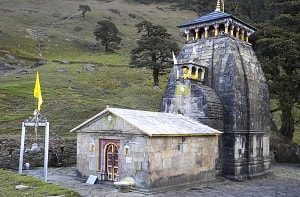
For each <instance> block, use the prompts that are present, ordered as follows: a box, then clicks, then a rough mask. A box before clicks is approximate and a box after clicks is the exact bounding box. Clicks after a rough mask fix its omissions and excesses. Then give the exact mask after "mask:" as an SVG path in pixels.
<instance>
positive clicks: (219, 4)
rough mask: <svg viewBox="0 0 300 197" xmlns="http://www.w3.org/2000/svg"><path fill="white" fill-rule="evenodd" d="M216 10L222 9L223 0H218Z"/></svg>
mask: <svg viewBox="0 0 300 197" xmlns="http://www.w3.org/2000/svg"><path fill="white" fill-rule="evenodd" d="M216 11H219V12H220V11H221V2H220V0H218V1H217V7H216Z"/></svg>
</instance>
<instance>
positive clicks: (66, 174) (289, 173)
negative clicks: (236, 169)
mask: <svg viewBox="0 0 300 197" xmlns="http://www.w3.org/2000/svg"><path fill="white" fill-rule="evenodd" d="M272 168H273V174H271V175H268V176H265V177H261V178H255V179H251V180H247V181H244V182H235V181H229V180H216V181H215V182H209V183H201V184H198V185H193V186H189V187H185V188H180V189H176V190H174V189H173V190H170V191H166V192H161V193H156V194H153V195H147V196H153V197H165V196H166V197H168V196H169V197H182V196H184V197H192V196H226V197H229V196H300V164H293V165H292V164H276V165H273V167H272ZM42 173H43V169H42V168H38V169H35V170H29V171H26V174H28V175H32V176H36V177H39V178H41V179H42ZM48 180H49V182H51V183H56V184H59V185H61V186H64V187H68V188H71V189H74V190H76V191H78V192H79V193H80V194H81V195H82V196H84V197H97V196H99V197H100V196H101V197H105V196H107V197H108V196H109V197H127V196H128V197H142V196H145V194H140V193H136V192H129V193H119V192H118V191H117V190H116V189H115V188H114V187H113V186H112V185H106V184H105V185H103V184H95V185H87V184H85V183H83V180H80V179H78V178H76V173H75V167H71V168H50V169H49V173H48Z"/></svg>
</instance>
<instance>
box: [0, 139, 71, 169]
mask: <svg viewBox="0 0 300 197" xmlns="http://www.w3.org/2000/svg"><path fill="white" fill-rule="evenodd" d="M35 142H36V141H35V140H34V139H27V138H26V139H25V155H24V163H29V164H30V166H31V167H39V166H44V150H43V146H44V140H43V139H38V142H37V144H38V146H39V147H40V148H41V150H39V151H37V152H31V151H30V149H31V146H32V144H33V143H35ZM19 157H20V138H0V168H8V169H18V168H19ZM75 163H76V139H54V138H51V136H50V142H49V166H71V165H74V164H75Z"/></svg>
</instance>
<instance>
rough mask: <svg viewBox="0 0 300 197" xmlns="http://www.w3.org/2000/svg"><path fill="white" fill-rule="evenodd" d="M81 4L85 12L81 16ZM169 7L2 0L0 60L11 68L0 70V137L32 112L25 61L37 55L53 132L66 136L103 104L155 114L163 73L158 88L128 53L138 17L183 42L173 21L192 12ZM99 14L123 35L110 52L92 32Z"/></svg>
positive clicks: (92, 0)
mask: <svg viewBox="0 0 300 197" xmlns="http://www.w3.org/2000/svg"><path fill="white" fill-rule="evenodd" d="M80 4H82V5H89V6H90V7H91V9H92V11H91V12H88V13H87V14H86V17H85V18H84V19H82V17H81V12H80V11H78V7H79V5H80ZM171 7H172V6H171V5H170V4H148V5H143V4H139V3H132V2H127V1H123V0H115V1H99V0H89V1H75V0H73V1H72V0H64V1H61V0H31V1H24V0H4V1H1V2H0V57H1V59H0V61H1V60H2V61H4V62H8V63H10V64H11V65H14V66H16V67H17V68H18V69H16V70H14V71H12V72H9V73H5V74H4V75H2V76H1V75H0V100H1V102H0V124H1V127H0V134H2V135H4V134H17V133H19V132H20V124H21V122H22V120H24V119H25V118H28V116H29V115H31V114H32V112H33V110H34V107H35V105H36V104H35V102H36V101H35V99H34V98H33V96H32V94H33V87H34V80H35V72H36V68H32V66H33V64H34V63H35V62H39V61H41V60H43V63H45V62H47V63H46V64H43V65H42V66H40V67H38V70H39V72H40V80H41V86H42V95H43V100H44V104H43V105H42V113H44V115H45V116H46V117H47V118H48V120H49V121H50V123H51V131H52V135H68V131H69V130H70V129H71V128H73V127H75V126H76V125H77V124H79V123H81V122H82V121H83V120H85V119H87V118H89V117H90V116H92V115H94V114H96V113H98V112H100V111H101V110H103V109H104V108H105V107H106V106H107V105H110V106H115V107H124V108H125V107H126V108H134V109H141V110H152V111H156V110H157V109H158V105H159V102H160V98H161V95H162V93H163V89H164V87H165V81H166V78H167V76H163V77H162V79H161V86H160V88H153V86H152V77H151V70H148V69H134V68H130V67H129V66H128V63H129V55H130V50H131V49H132V48H133V47H134V44H135V41H136V39H137V38H138V37H139V36H138V35H137V33H136V31H137V30H136V27H135V25H136V24H137V23H139V22H141V21H143V20H149V21H151V22H153V23H156V24H160V25H163V26H165V27H166V28H167V29H168V30H169V32H170V33H172V34H173V36H174V37H175V39H176V40H177V41H178V42H180V41H183V40H184V39H181V37H180V34H179V31H178V30H177V28H176V25H177V24H178V23H180V22H181V21H183V20H186V19H188V18H191V17H194V16H195V13H193V12H189V11H179V10H174V8H171ZM104 19H107V20H110V21H112V22H113V23H115V24H116V26H117V28H118V29H119V30H120V32H121V33H122V35H121V36H122V39H123V40H122V44H121V46H120V49H119V50H117V51H116V53H115V54H105V53H104V49H103V48H101V47H99V46H97V45H96V41H95V38H94V35H93V31H94V29H95V27H96V24H97V21H100V20H104ZM60 62H64V63H67V64H61V63H60ZM0 63H1V62H0ZM87 63H91V64H93V65H95V67H94V68H95V71H88V70H87V69H86V66H85V65H86V64H87ZM18 65H22V66H21V68H19V67H18Z"/></svg>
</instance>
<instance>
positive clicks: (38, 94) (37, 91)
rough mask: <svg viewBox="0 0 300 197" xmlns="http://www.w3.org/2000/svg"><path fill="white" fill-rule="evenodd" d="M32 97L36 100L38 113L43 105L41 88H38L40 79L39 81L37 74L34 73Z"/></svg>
mask: <svg viewBox="0 0 300 197" xmlns="http://www.w3.org/2000/svg"><path fill="white" fill-rule="evenodd" d="M33 96H34V97H35V98H37V99H38V111H40V110H41V105H42V103H43V98H42V92H41V86H40V79H39V72H38V71H36V79H35V86H34V92H33Z"/></svg>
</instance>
